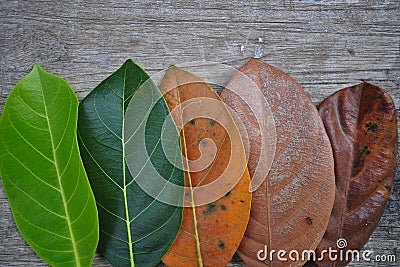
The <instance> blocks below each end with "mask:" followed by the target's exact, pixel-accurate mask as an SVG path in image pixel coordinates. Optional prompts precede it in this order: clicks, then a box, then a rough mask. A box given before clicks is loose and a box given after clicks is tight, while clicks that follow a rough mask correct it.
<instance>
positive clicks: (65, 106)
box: [0, 65, 99, 266]
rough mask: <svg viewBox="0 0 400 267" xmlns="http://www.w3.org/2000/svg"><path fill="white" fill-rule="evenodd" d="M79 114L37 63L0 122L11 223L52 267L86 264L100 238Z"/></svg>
mask: <svg viewBox="0 0 400 267" xmlns="http://www.w3.org/2000/svg"><path fill="white" fill-rule="evenodd" d="M77 112H78V99H77V98H76V95H75V93H74V91H73V90H72V89H71V87H70V86H69V85H68V84H67V82H65V81H64V80H62V79H61V78H59V77H57V76H55V75H52V74H50V73H47V72H45V71H44V70H43V69H41V68H40V66H39V65H35V66H34V68H33V70H32V72H31V73H29V74H28V75H27V76H25V77H24V78H22V79H21V80H20V81H19V82H18V84H17V85H16V86H15V88H14V90H13V91H12V92H11V94H10V96H9V97H8V99H7V102H6V105H5V108H4V111H3V115H2V118H1V122H0V129H1V130H0V155H1V160H0V169H1V174H2V181H3V185H4V190H5V192H6V194H7V197H8V200H9V202H10V206H11V210H12V212H13V215H14V219H15V222H16V224H17V227H18V229H19V230H20V232H21V234H22V236H23V237H24V238H25V240H26V241H27V242H28V244H29V245H30V246H31V247H32V248H33V250H34V251H35V252H36V253H37V255H38V256H39V257H41V258H42V259H44V260H45V261H46V262H47V263H49V264H51V265H53V266H90V265H91V263H92V261H93V257H94V253H95V249H96V246H97V241H98V236H99V233H98V232H99V229H98V219H97V210H96V205H95V200H94V197H93V193H92V191H91V189H90V185H89V182H88V179H87V176H86V173H85V170H84V168H83V165H82V161H81V158H80V155H79V149H78V143H77V136H76V126H77Z"/></svg>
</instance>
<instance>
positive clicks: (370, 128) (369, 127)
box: [364, 121, 379, 133]
mask: <svg viewBox="0 0 400 267" xmlns="http://www.w3.org/2000/svg"><path fill="white" fill-rule="evenodd" d="M364 127H365V129H366V131H365V133H369V132H373V133H376V132H378V130H379V125H378V124H376V123H375V122H372V121H369V122H367V123H365V125H364Z"/></svg>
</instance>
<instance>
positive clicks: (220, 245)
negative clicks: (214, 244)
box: [218, 240, 225, 249]
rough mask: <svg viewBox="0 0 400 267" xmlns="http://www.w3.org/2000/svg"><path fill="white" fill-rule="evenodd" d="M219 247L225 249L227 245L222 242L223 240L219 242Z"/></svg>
mask: <svg viewBox="0 0 400 267" xmlns="http://www.w3.org/2000/svg"><path fill="white" fill-rule="evenodd" d="M218 247H219V248H221V249H224V248H225V243H224V242H222V241H221V240H218Z"/></svg>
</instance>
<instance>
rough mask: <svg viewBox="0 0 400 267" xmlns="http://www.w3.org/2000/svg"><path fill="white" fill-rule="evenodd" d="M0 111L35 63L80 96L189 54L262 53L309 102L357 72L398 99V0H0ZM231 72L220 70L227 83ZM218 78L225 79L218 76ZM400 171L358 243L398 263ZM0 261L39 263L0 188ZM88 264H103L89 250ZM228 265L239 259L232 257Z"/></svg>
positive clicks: (226, 59)
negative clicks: (133, 69)
mask: <svg viewBox="0 0 400 267" xmlns="http://www.w3.org/2000/svg"><path fill="white" fill-rule="evenodd" d="M0 25H1V28H0V87H1V97H0V109H1V110H2V109H3V106H4V103H5V100H6V98H7V96H8V94H9V93H10V91H11V89H12V88H13V86H14V85H15V84H16V83H17V81H18V80H19V79H20V78H22V77H23V76H24V75H26V74H27V73H28V72H29V70H30V69H31V67H32V65H33V64H34V63H40V64H41V65H42V67H43V68H44V69H46V70H47V71H50V72H53V73H55V74H57V75H59V76H61V77H63V78H65V79H66V80H67V81H68V82H69V83H70V84H71V86H72V87H73V88H74V89H75V91H76V92H77V93H78V96H79V98H80V99H82V98H83V97H84V96H86V95H87V94H88V93H89V91H90V90H91V89H93V88H94V87H95V86H96V85H97V84H98V83H99V82H100V81H102V80H103V79H104V78H105V77H107V76H108V75H109V74H111V73H112V72H114V71H115V70H116V69H117V68H118V67H119V66H120V65H122V63H123V62H124V61H125V60H126V59H127V58H132V59H133V60H135V61H136V62H137V63H138V64H140V65H141V66H143V67H144V68H145V69H146V70H147V71H149V73H150V74H152V73H155V72H157V71H159V70H161V69H164V68H167V67H168V66H170V65H172V64H178V65H179V63H182V62H192V61H196V60H207V61H216V62H219V63H227V64H229V65H231V66H234V67H239V66H241V65H243V64H244V63H245V62H247V61H248V59H249V58H250V57H251V56H252V55H253V53H254V48H255V46H256V44H257V42H258V40H259V38H262V39H263V43H259V44H258V45H259V46H260V47H261V48H262V49H263V51H264V56H263V58H262V59H263V60H264V61H265V62H267V63H269V64H271V65H273V66H275V67H277V68H279V69H282V70H283V71H285V72H286V73H288V74H289V75H291V76H292V77H294V78H295V79H296V80H297V81H298V82H299V83H300V84H301V85H302V86H303V88H304V89H305V91H306V92H307V93H308V94H309V96H310V97H311V99H312V100H313V102H314V103H315V104H318V103H320V102H321V100H323V99H324V98H325V97H327V96H329V95H330V94H332V93H333V92H335V91H337V90H339V89H341V88H344V87H347V86H351V85H354V84H357V83H359V82H360V81H361V80H368V81H369V82H371V83H374V84H376V85H378V86H380V87H382V88H383V89H385V90H386V91H387V92H388V93H389V94H390V95H391V96H392V98H393V99H394V101H395V104H396V107H397V108H399V106H400V27H399V25H400V3H399V1H398V0H386V1H376V0H365V1H361V0H339V1H322V0H320V1H317V0H303V1H300V0H281V1H251V2H247V1H219V2H215V1H199V2H197V3H196V2H191V1H153V2H151V3H148V2H145V1H126V2H125V1H115V0H113V1H109V3H108V4H102V3H97V2H96V1H64V2H63V3H56V2H52V1H44V0H40V1H8V0H7V1H6V0H3V1H1V2H0ZM228 79H229V77H221V81H222V82H223V81H227V80H228ZM222 85H224V84H222ZM399 187H400V172H399V170H397V173H396V177H395V182H394V188H393V192H392V195H391V198H390V200H389V202H388V206H387V208H386V210H385V213H384V215H383V218H382V219H381V221H380V223H379V226H378V228H377V229H376V231H375V232H374V234H373V235H372V237H371V238H370V240H369V242H368V243H367V244H366V245H365V247H364V248H365V249H372V250H374V251H375V253H377V254H394V255H396V258H397V263H392V264H390V263H377V264H376V265H375V263H370V264H369V265H368V264H366V263H365V262H364V263H363V262H359V263H351V264H350V266H356V267H361V266H398V263H399V261H400V250H399V248H398V247H399V244H400V237H399V236H400V223H399V218H400V214H399V213H400V212H399V206H400V189H399ZM0 266H46V265H45V264H44V263H43V262H42V261H41V260H40V259H38V258H37V256H35V255H34V253H33V252H32V250H31V249H30V248H29V247H28V246H27V245H26V244H25V242H24V241H23V239H22V237H21V236H20V234H19V232H18V231H17V229H16V227H15V224H14V221H13V219H12V215H11V213H10V209H9V206H8V202H7V200H6V198H5V194H4V191H3V189H2V187H1V189H0ZM94 266H109V265H107V263H106V262H105V261H104V260H103V259H101V258H100V257H96V259H95V262H94ZM229 266H245V265H244V264H243V263H242V262H241V261H240V260H239V259H238V258H237V257H235V258H234V259H233V260H232V261H231V263H230V264H229Z"/></svg>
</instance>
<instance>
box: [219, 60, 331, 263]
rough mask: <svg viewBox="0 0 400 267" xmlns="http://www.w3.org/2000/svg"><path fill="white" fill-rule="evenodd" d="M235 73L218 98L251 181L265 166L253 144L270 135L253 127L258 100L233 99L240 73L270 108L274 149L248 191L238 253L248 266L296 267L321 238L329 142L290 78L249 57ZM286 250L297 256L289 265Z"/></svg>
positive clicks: (328, 203) (324, 222) (327, 207)
mask: <svg viewBox="0 0 400 267" xmlns="http://www.w3.org/2000/svg"><path fill="white" fill-rule="evenodd" d="M239 71H241V73H240V72H238V73H237V74H235V75H234V77H233V78H232V79H231V81H230V82H229V84H228V85H227V88H226V89H224V90H223V91H222V93H221V98H222V99H223V100H224V101H225V102H226V104H227V105H228V106H230V107H231V108H232V109H233V110H234V111H235V113H236V114H238V117H239V118H240V119H241V121H242V123H243V124H244V126H245V131H246V135H247V136H249V139H250V148H249V151H248V156H249V163H248V167H249V172H250V174H251V175H252V177H253V175H254V173H255V168H256V167H257V166H258V165H260V164H261V165H263V164H266V161H265V159H263V158H261V160H260V159H259V155H260V153H259V146H260V145H262V142H261V140H262V139H261V137H262V136H261V135H262V134H264V135H268V134H269V133H268V132H265V131H264V130H262V129H264V128H262V127H261V125H259V124H258V123H257V120H256V118H255V116H254V114H255V113H257V110H255V111H254V112H252V109H254V107H257V106H260V105H259V104H257V103H258V102H259V101H260V99H259V98H260V97H258V96H257V97H254V98H249V101H247V102H245V101H243V98H239V97H238V96H237V94H236V93H234V92H241V91H243V90H246V87H243V84H244V83H243V80H242V78H241V77H240V75H239V74H241V75H243V73H244V74H245V75H247V76H248V77H249V78H250V79H251V81H253V83H254V84H256V85H257V87H258V88H259V90H260V91H261V94H260V95H261V97H264V98H265V100H266V101H267V103H268V104H269V106H270V108H271V109H270V110H271V112H272V116H273V119H274V121H275V126H276V151H275V156H274V159H273V162H272V166H271V168H270V170H269V172H267V173H266V175H265V176H264V178H265V180H264V181H263V182H262V184H261V185H260V186H259V187H258V188H256V191H254V192H253V199H252V206H251V213H250V221H249V225H248V228H247V230H246V233H245V237H244V238H243V241H242V243H241V245H240V247H239V250H238V254H239V256H240V257H241V258H242V259H243V260H244V261H245V262H246V264H247V265H248V266H301V265H302V264H303V263H304V262H305V261H306V259H305V260H303V259H302V255H301V254H302V251H303V250H313V249H315V248H316V246H317V244H318V243H319V241H320V240H321V238H322V235H323V233H324V231H325V229H326V227H327V225H328V219H329V215H330V213H331V210H332V205H333V201H334V194H335V181H334V169H333V155H332V150H331V146H330V143H329V139H328V136H327V134H326V132H325V130H324V126H323V124H322V121H321V119H320V117H319V115H318V112H317V110H316V108H315V107H314V105H313V103H312V102H311V100H310V98H309V97H308V96H307V95H306V94H305V92H304V91H303V89H302V88H301V86H300V85H299V84H298V83H297V82H296V81H295V80H294V79H293V78H292V77H290V76H289V75H287V74H285V73H284V72H282V71H280V70H278V69H276V68H274V67H272V66H270V65H268V64H266V63H264V62H262V61H259V60H256V59H251V60H250V61H249V62H248V63H247V64H246V65H244V66H243V67H242V68H240V70H239ZM265 116H269V115H268V114H266V115H265ZM266 140H268V138H267V139H266ZM265 246H267V255H265V253H264V251H265ZM273 250H274V251H275V254H273V253H272V256H273V257H272V259H273V260H272V261H273V262H271V261H270V260H269V259H270V255H271V254H270V253H271V252H272V251H273ZM279 250H284V251H285V253H286V254H285V255H283V256H282V255H281V258H286V259H287V261H283V260H279V259H278V258H277V252H278V251H279ZM292 250H296V251H297V252H298V253H299V254H300V255H299V257H296V254H294V253H293V254H292V255H291V256H292V258H293V259H290V258H289V256H290V255H289V253H290V252H291V251H292ZM264 256H266V259H265V260H264V259H263V258H264ZM259 258H260V259H259Z"/></svg>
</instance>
